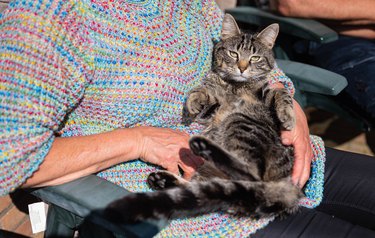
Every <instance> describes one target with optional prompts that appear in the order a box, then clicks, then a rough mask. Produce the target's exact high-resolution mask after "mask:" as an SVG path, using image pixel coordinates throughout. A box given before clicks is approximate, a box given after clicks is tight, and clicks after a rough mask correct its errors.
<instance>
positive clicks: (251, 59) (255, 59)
mask: <svg viewBox="0 0 375 238" xmlns="http://www.w3.org/2000/svg"><path fill="white" fill-rule="evenodd" d="M259 60H260V56H252V57H251V58H250V61H251V62H258V61H259Z"/></svg>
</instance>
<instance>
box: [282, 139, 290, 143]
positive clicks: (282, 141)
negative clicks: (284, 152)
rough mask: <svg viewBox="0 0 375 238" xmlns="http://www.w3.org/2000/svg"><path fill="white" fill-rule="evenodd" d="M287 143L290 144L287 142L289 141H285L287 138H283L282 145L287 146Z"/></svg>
mask: <svg viewBox="0 0 375 238" xmlns="http://www.w3.org/2000/svg"><path fill="white" fill-rule="evenodd" d="M289 142H290V141H289V139H287V138H283V139H282V143H283V144H289Z"/></svg>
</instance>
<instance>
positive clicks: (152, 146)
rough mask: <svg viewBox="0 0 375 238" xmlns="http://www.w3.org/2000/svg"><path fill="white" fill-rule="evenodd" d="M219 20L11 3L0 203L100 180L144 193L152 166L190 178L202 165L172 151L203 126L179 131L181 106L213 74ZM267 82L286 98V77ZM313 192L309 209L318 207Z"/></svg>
mask: <svg viewBox="0 0 375 238" xmlns="http://www.w3.org/2000/svg"><path fill="white" fill-rule="evenodd" d="M221 19H222V13H221V12H220V11H219V9H218V8H217V6H216V4H215V2H213V1H209V0H205V1H178V0H176V1H173V0H165V1H136V0H134V1H131V0H129V1H119V2H115V1H108V2H107V1H98V0H96V1H95V0H92V1H77V2H73V1H72V2H65V1H42V0H41V1H38V2H34V1H15V2H12V3H11V4H10V6H9V8H8V9H7V10H6V11H5V13H4V15H3V16H2V18H1V27H0V33H1V40H0V42H1V43H0V46H1V48H0V49H1V51H0V54H1V57H0V80H1V82H2V83H1V88H0V94H1V98H2V99H1V108H2V110H1V118H2V120H1V121H0V123H1V127H0V128H1V130H2V132H1V151H2V160H1V165H0V166H1V182H0V183H1V194H6V193H9V192H11V191H13V190H14V189H16V188H18V187H37V186H50V185H56V184H61V183H64V182H68V181H71V180H74V179H76V178H79V177H82V176H85V175H88V174H92V173H98V172H99V173H98V175H99V176H101V177H104V178H106V179H108V180H110V181H112V182H114V183H116V184H118V185H120V186H124V187H126V188H127V189H130V190H132V191H146V190H148V188H147V187H146V186H145V184H144V181H145V178H146V176H147V174H148V173H149V172H151V171H154V170H155V169H156V168H155V167H154V166H151V165H149V163H151V164H154V165H158V166H161V167H163V168H165V169H167V170H169V171H171V172H174V173H178V171H179V168H181V169H182V170H183V175H184V177H186V178H190V177H191V175H192V174H193V172H194V169H195V168H196V167H197V166H199V164H201V163H202V161H201V159H200V158H197V157H196V156H194V155H192V154H191V153H190V152H189V150H184V151H187V152H186V153H180V151H182V150H183V149H187V148H188V139H189V134H194V133H198V132H199V131H200V129H201V127H200V126H199V125H197V124H192V125H190V126H186V125H185V124H184V121H183V120H182V114H181V112H182V106H183V103H184V99H185V95H186V93H187V92H188V91H189V89H191V88H192V87H194V86H195V85H197V84H198V83H199V82H200V80H201V79H202V78H203V77H204V75H205V74H206V73H207V72H208V71H209V69H210V60H211V51H212V47H213V42H214V41H217V40H218V39H219V37H220V27H221ZM272 74H273V77H272V78H270V81H271V83H275V86H283V85H284V86H285V85H286V86H288V87H289V88H290V89H291V91H293V89H292V85H291V84H290V81H289V80H288V79H287V78H286V77H285V76H284V75H283V74H282V72H280V71H279V70H278V69H276V70H275V71H274V72H273V73H272ZM277 81H279V82H281V84H280V83H276V82H277ZM295 105H296V109H295V111H296V115H297V125H296V128H295V129H294V130H293V131H291V132H283V133H284V134H283V138H284V139H283V142H284V143H285V144H293V146H294V147H295V151H296V152H295V156H296V162H295V166H294V170H293V181H294V182H295V183H296V184H299V185H300V186H301V187H302V186H303V185H305V183H306V181H307V179H308V178H309V174H310V164H311V159H312V155H313V152H312V149H311V147H310V138H309V133H308V127H307V123H306V118H305V116H304V114H303V111H302V110H301V108H300V107H299V106H298V104H297V103H295ZM316 140H317V141H318V142H319V139H316ZM316 148H319V145H317V144H316ZM319 152H320V151H319V149H317V151H316V153H315V155H316V157H319V159H320V160H318V161H322V156H323V154H322V153H319ZM138 159H140V160H138ZM123 162H127V163H123ZM144 162H148V163H144ZM321 172H322V171H317V172H315V174H316V175H315V177H313V178H319V176H322V173H321ZM310 180H311V179H310ZM311 181H312V182H311V183H310V184H311V186H310V187H309V188H315V187H314V186H313V185H314V179H312V180H311ZM319 181H320V180H319ZM318 184H319V182H318ZM318 190H319V189H318ZM319 191H320V192H319ZM319 191H318V193H317V194H313V195H314V196H315V195H316V196H315V197H314V199H315V200H314V199H311V200H309V201H307V202H306V203H307V205H309V202H310V205H311V206H314V205H317V204H318V203H319V202H320V199H321V190H319ZM268 222H269V221H268V220H267V221H251V220H249V219H247V218H244V219H239V220H237V219H234V218H232V217H228V216H226V215H222V214H209V215H207V216H202V217H198V218H196V219H195V220H194V222H192V221H191V220H188V219H186V220H182V221H174V222H173V223H172V225H171V226H170V227H169V228H167V229H165V230H164V231H163V232H162V233H161V235H165V236H175V235H176V233H174V232H177V233H178V234H181V232H183V233H184V234H186V235H188V234H190V235H192V234H193V235H198V234H206V232H208V230H209V229H210V226H215V227H216V225H217V227H219V228H218V229H216V230H215V231H211V232H213V233H212V235H219V234H220V232H224V233H223V234H227V233H228V232H229V231H231V230H232V229H233V228H232V227H231V226H232V225H240V226H239V227H240V229H235V231H236V232H237V231H238V232H237V233H236V234H237V235H239V234H240V235H248V234H250V233H253V232H254V231H255V230H256V229H257V228H259V227H262V226H264V225H265V224H267V223H268ZM193 223H194V224H197V226H196V227H194V226H192V224H193ZM177 224H179V225H177ZM244 227H245V228H244ZM174 228H178V229H181V230H178V231H176V229H174ZM189 232H190V233H189ZM195 232H198V233H195ZM227 235H228V234H227Z"/></svg>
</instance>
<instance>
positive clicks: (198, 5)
mask: <svg viewBox="0 0 375 238" xmlns="http://www.w3.org/2000/svg"><path fill="white" fill-rule="evenodd" d="M184 2H185V4H186V5H187V6H188V9H189V11H190V12H191V13H193V15H194V16H196V17H197V18H200V21H201V22H202V23H203V25H204V27H205V29H206V31H207V32H208V34H209V35H210V36H211V38H212V40H213V42H214V43H216V42H218V41H219V40H220V36H221V25H222V20H223V17H224V12H223V11H221V10H220V8H219V6H218V5H217V3H216V1H215V0H185V1H184Z"/></svg>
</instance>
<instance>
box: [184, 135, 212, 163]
mask: <svg viewBox="0 0 375 238" xmlns="http://www.w3.org/2000/svg"><path fill="white" fill-rule="evenodd" d="M189 145H190V149H191V151H193V153H194V154H195V155H198V156H201V157H203V158H204V159H206V160H211V158H212V156H211V155H212V151H211V150H210V149H209V144H208V141H207V140H206V139H205V138H204V137H200V136H193V137H191V139H190V141H189Z"/></svg>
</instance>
